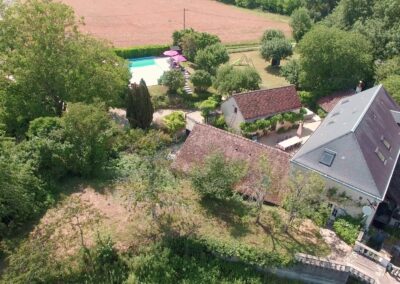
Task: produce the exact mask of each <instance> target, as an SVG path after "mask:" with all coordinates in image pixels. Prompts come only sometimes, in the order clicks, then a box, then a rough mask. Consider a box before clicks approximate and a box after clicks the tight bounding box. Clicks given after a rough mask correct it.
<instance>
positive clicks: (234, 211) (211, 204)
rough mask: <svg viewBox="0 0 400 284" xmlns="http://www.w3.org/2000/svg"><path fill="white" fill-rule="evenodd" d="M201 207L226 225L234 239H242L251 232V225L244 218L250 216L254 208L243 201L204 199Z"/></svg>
mask: <svg viewBox="0 0 400 284" xmlns="http://www.w3.org/2000/svg"><path fill="white" fill-rule="evenodd" d="M200 205H201V206H202V207H203V208H204V209H205V210H206V213H207V214H208V215H211V216H213V217H216V218H218V219H219V220H221V221H223V222H224V223H226V225H227V226H229V229H230V233H231V235H232V236H233V237H242V236H245V235H246V234H248V233H249V232H250V228H249V225H248V224H247V223H246V222H245V221H243V220H242V218H243V217H245V216H247V215H249V214H250V213H251V210H252V208H251V207H250V206H249V205H246V204H245V203H243V201H241V200H239V199H228V200H221V199H215V198H202V199H201V201H200Z"/></svg>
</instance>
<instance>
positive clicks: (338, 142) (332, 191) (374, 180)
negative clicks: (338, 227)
mask: <svg viewBox="0 0 400 284" xmlns="http://www.w3.org/2000/svg"><path fill="white" fill-rule="evenodd" d="M399 114H400V107H399V106H398V105H397V104H396V103H395V102H394V101H393V99H392V98H391V97H390V96H389V95H388V94H387V92H386V90H385V89H384V88H383V86H382V85H379V86H376V87H373V88H371V89H368V90H366V91H364V92H361V93H358V94H356V95H353V96H351V97H347V98H344V99H342V100H340V101H339V102H338V103H337V104H336V106H335V107H334V108H333V109H332V111H331V112H330V113H329V114H328V116H327V117H326V118H325V120H324V121H323V122H322V123H321V125H320V126H319V127H318V129H317V130H316V131H315V132H314V133H313V135H311V137H310V138H309V139H308V140H307V142H306V143H305V144H304V145H303V146H302V147H301V148H300V150H299V151H298V152H297V153H296V154H295V155H294V156H293V158H292V159H291V161H290V163H291V170H292V171H297V170H300V171H306V172H314V173H317V174H319V175H320V176H321V177H322V178H323V179H324V180H325V182H326V188H327V190H328V192H327V196H328V198H329V200H330V202H331V204H332V217H333V218H334V217H336V216H338V215H341V214H345V213H346V214H349V215H352V216H354V217H357V216H360V215H361V216H363V217H364V220H365V225H366V226H367V227H368V226H369V225H370V224H371V222H372V220H373V218H374V216H375V213H376V212H377V210H378V208H379V207H380V206H381V204H383V203H386V202H387V193H388V189H389V185H390V184H391V181H392V177H393V173H394V171H395V168H396V165H397V162H398V157H399V153H400V126H399V122H400V119H399V118H400V117H399Z"/></svg>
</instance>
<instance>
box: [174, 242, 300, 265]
mask: <svg viewBox="0 0 400 284" xmlns="http://www.w3.org/2000/svg"><path fill="white" fill-rule="evenodd" d="M169 244H170V245H172V246H173V247H174V248H176V249H181V250H186V253H187V252H190V251H191V252H192V253H193V252H196V253H211V254H215V255H217V256H219V257H221V258H222V259H225V260H233V261H235V260H236V261H241V262H243V263H246V264H250V265H256V266H259V267H262V268H272V267H285V266H290V265H292V264H293V263H294V259H293V258H291V257H289V256H286V255H283V254H281V253H279V252H276V251H271V252H266V251H262V250H260V249H257V248H253V247H250V246H248V245H245V244H240V243H236V244H234V243H228V242H224V241H221V240H216V239H208V238H207V239H205V238H190V237H178V238H174V239H170V240H169Z"/></svg>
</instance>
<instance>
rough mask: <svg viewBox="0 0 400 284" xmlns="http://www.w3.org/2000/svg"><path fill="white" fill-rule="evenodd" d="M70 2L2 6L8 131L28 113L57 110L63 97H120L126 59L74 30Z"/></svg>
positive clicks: (22, 126) (0, 51)
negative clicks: (3, 7)
mask: <svg viewBox="0 0 400 284" xmlns="http://www.w3.org/2000/svg"><path fill="white" fill-rule="evenodd" d="M79 23H80V22H78V21H77V19H76V18H75V16H74V12H73V10H72V8H70V7H68V6H67V5H65V4H62V3H59V2H53V1H51V0H28V1H24V2H23V3H22V2H16V3H15V4H13V5H11V6H10V7H8V8H7V9H6V10H5V12H4V16H3V20H2V21H0V34H1V36H0V58H1V61H2V64H0V77H1V78H2V79H0V89H2V90H3V92H4V95H1V96H0V104H1V105H2V106H3V111H2V112H3V113H2V119H3V123H5V124H6V126H7V130H8V132H9V133H16V132H19V133H21V132H24V131H25V130H26V128H27V126H28V122H29V121H30V120H31V119H34V118H36V117H40V116H51V115H58V116H59V115H61V112H62V108H63V103H65V102H86V103H92V102H94V101H96V100H101V101H103V102H105V103H106V104H107V105H115V104H118V103H120V102H121V98H122V97H123V95H124V93H125V91H126V87H127V83H128V80H129V76H130V75H129V70H128V68H127V64H126V63H125V62H124V61H123V60H122V59H121V58H119V57H117V56H116V55H115V54H114V52H113V51H112V50H111V49H110V48H109V46H108V45H107V44H106V43H104V42H101V41H99V40H95V39H93V38H91V37H89V36H86V35H83V34H81V33H80V32H79V31H78V27H79Z"/></svg>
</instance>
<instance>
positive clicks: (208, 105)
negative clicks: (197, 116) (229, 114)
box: [197, 97, 219, 120]
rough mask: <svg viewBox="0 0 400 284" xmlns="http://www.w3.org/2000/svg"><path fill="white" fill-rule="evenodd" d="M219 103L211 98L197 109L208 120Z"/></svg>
mask: <svg viewBox="0 0 400 284" xmlns="http://www.w3.org/2000/svg"><path fill="white" fill-rule="evenodd" d="M218 104H219V103H218V101H217V100H216V98H214V97H209V98H208V99H207V100H205V101H202V102H201V103H199V104H198V105H197V107H198V108H199V109H200V110H201V114H202V115H203V117H204V118H205V119H206V120H207V118H208V116H209V115H210V112H211V111H213V110H215V109H216V108H217V106H218Z"/></svg>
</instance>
